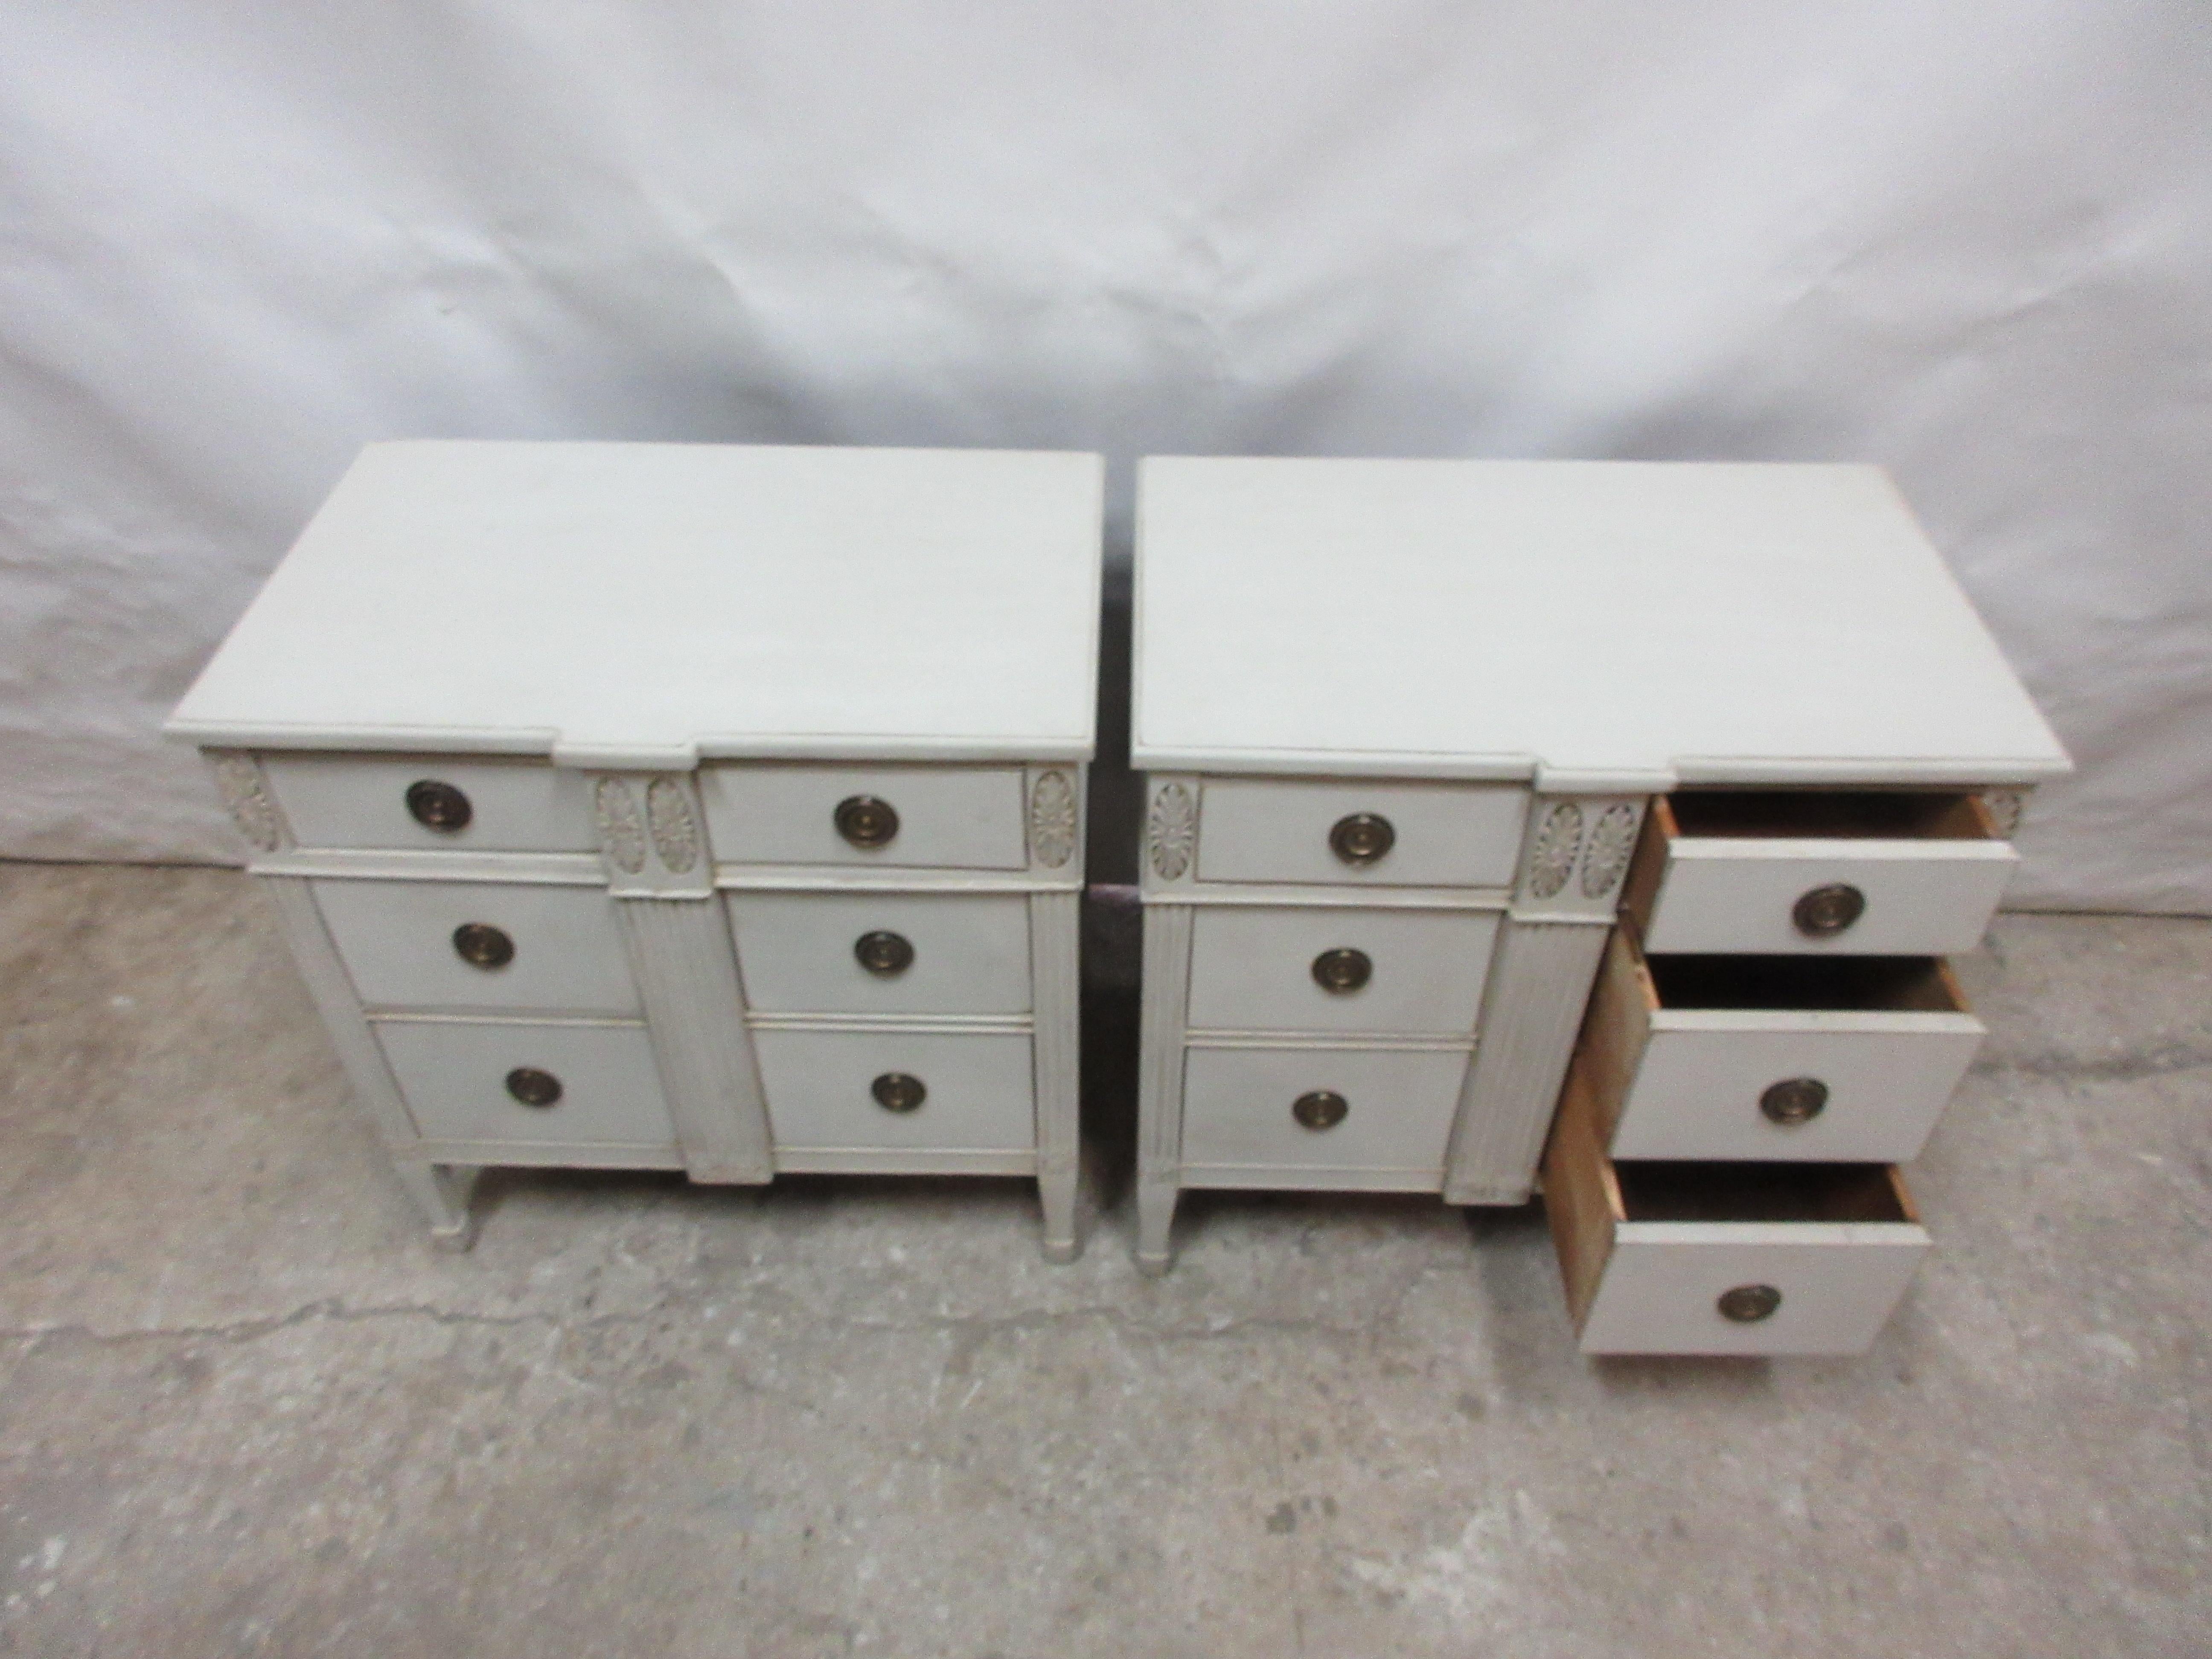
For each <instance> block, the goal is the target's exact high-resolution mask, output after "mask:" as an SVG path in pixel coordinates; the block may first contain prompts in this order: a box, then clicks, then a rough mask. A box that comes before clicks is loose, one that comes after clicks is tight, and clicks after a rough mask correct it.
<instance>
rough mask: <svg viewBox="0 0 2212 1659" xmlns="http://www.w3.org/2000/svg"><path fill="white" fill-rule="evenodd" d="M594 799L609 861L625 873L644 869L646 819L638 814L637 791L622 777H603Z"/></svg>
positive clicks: (631, 873)
mask: <svg viewBox="0 0 2212 1659" xmlns="http://www.w3.org/2000/svg"><path fill="white" fill-rule="evenodd" d="M592 805H594V806H595V807H596V808H597V810H598V812H599V844H600V845H601V846H602V847H604V848H606V854H607V862H608V863H610V864H611V865H613V866H614V867H615V868H616V869H617V870H619V871H621V872H623V874H624V875H626V876H634V875H635V874H637V873H638V872H639V871H641V870H642V869H644V868H645V821H644V820H643V819H642V818H641V817H640V816H639V815H638V810H637V793H636V792H635V790H633V789H632V788H631V787H629V785H628V784H627V783H625V782H623V781H622V780H621V779H620V778H601V779H600V780H599V787H598V788H597V789H595V790H593V791H592Z"/></svg>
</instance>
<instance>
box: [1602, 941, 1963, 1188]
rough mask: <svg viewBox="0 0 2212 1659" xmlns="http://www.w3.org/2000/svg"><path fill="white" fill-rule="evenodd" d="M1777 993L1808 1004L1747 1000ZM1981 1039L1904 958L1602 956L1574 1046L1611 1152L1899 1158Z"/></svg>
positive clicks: (1818, 1159) (1926, 975)
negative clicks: (1583, 1059)
mask: <svg viewBox="0 0 2212 1659" xmlns="http://www.w3.org/2000/svg"><path fill="white" fill-rule="evenodd" d="M1791 999H1796V1000H1800V1001H1802V1002H1804V1003H1811V1004H1817V1005H1818V1006H1742V1005H1745V1004H1747V1003H1755V1002H1766V1001H1779V1002H1782V1003H1784V1004H1785V1005H1786V1004H1787V1003H1788V1002H1789V1001H1790V1000H1791ZM1983 1036H1984V1030H1983V1027H1982V1024H1981V1022H1980V1021H1979V1020H1978V1019H1976V1018H1974V1017H1973V1015H1972V1014H1971V1013H1970V1012H1967V1011H1966V1002H1965V998H1964V996H1963V994H1961V993H1960V990H1959V988H1958V983H1957V981H1955V980H1954V978H1953V977H1952V976H1951V974H1950V972H1949V970H1948V968H1946V967H1945V966H1944V965H1943V964H1942V963H1940V962H1933V961H1926V960H1923V959H1919V958H1909V959H1892V958H1879V957H1850V958H1825V959H1813V960H1807V959H1802V958H1788V959H1784V958H1778V957H1661V958H1659V959H1658V960H1657V962H1656V963H1647V962H1646V961H1645V960H1644V957H1642V956H1641V954H1640V953H1639V952H1638V951H1637V949H1636V946H1635V942H1634V940H1633V939H1632V936H1631V935H1630V934H1629V933H1628V932H1627V931H1626V930H1625V929H1624V930H1623V931H1621V932H1620V933H1616V934H1615V935H1614V936H1613V939H1612V941H1611V942H1610V944H1609V945H1608V946H1607V955H1606V961H1605V966H1604V968H1603V969H1602V970H1601V972H1600V974H1599V975H1598V978H1597V982H1596V984H1595V987H1593V989H1592V992H1591V995H1590V1002H1589V1017H1588V1018H1587V1019H1586V1020H1585V1022H1584V1024H1583V1048H1585V1050H1586V1051H1587V1052H1588V1054H1589V1057H1590V1061H1591V1064H1590V1068H1589V1070H1590V1079H1591V1087H1592V1091H1593V1094H1594V1103H1595V1107H1596V1109H1597V1115H1598V1119H1599V1122H1600V1124H1601V1127H1603V1128H1605V1129H1607V1131H1608V1132H1609V1135H1610V1142H1609V1144H1610V1149H1611V1151H1612V1153H1613V1157H1615V1158H1736V1159H1756V1160H1767V1161H1803V1162H1812V1163H1838V1164H1901V1163H1906V1162H1909V1161H1910V1160H1911V1159H1912V1158H1915V1157H1917V1155H1918V1153H1919V1152H1920V1148H1921V1146H1922V1145H1923V1143H1924V1142H1925V1141H1926V1139H1927V1138H1928V1135H1929V1132H1930V1131H1931V1130H1932V1129H1933V1128H1934V1127H1935V1126H1936V1119H1937V1117H1938V1116H1939V1115H1941V1114H1942V1110H1943V1108H1944V1106H1945V1104H1946V1103H1948V1101H1949V1099H1950V1097H1951V1092H1952V1091H1953V1090H1954V1089H1956V1088H1957V1087H1958V1085H1959V1081H1960V1079H1961V1078H1962V1077H1964V1076H1965V1074H1966V1067H1967V1066H1968V1065H1969V1064H1971V1063H1972V1060H1973V1057H1974V1054H1975V1053H1976V1051H1977V1050H1978V1048H1980V1046H1981V1042H1982V1038H1983Z"/></svg>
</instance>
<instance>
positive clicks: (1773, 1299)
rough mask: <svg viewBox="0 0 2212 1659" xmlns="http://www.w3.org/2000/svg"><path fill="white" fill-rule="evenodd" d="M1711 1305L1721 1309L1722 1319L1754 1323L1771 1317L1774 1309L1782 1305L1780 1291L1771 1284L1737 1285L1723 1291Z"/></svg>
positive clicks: (1742, 1323)
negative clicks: (1732, 1288)
mask: <svg viewBox="0 0 2212 1659" xmlns="http://www.w3.org/2000/svg"><path fill="white" fill-rule="evenodd" d="M1713 1305H1714V1306H1716V1307H1717V1308H1718V1309H1719V1310H1721V1317H1722V1318H1723V1319H1726V1320H1730V1321H1733V1322H1735V1323H1736V1324H1738V1325H1756V1324H1757V1323H1759V1321H1760V1320H1762V1319H1771V1318H1772V1317H1773V1316H1774V1310H1776V1309H1777V1308H1778V1307H1780V1306H1781V1305H1782V1292H1781V1291H1778V1290H1776V1289H1775V1288H1774V1286H1773V1285H1737V1286H1736V1287H1735V1289H1734V1290H1732V1291H1722V1292H1721V1295H1720V1300H1719V1301H1718V1302H1717V1303H1715V1304H1713Z"/></svg>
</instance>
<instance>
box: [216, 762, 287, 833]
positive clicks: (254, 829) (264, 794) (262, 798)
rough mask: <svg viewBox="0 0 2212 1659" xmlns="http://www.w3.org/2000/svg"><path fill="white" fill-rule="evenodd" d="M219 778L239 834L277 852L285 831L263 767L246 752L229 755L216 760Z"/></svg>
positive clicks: (219, 786)
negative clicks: (264, 780)
mask: <svg viewBox="0 0 2212 1659" xmlns="http://www.w3.org/2000/svg"><path fill="white" fill-rule="evenodd" d="M215 781H216V788H218V789H220V790H222V804H223V805H225V806H227V807H228V808H229V809H230V819H231V822H232V823H235V824H236V825H237V826H238V833H239V834H240V835H241V836H245V837H246V841H247V842H248V843H249V844H250V845H252V846H253V847H255V848H258V849H259V850H260V851H262V852H264V853H273V852H275V851H276V846H277V843H278V842H281V841H282V840H283V830H282V829H280V828H279V827H278V825H277V822H276V803H275V802H274V801H272V800H270V799H269V792H268V791H267V790H266V789H264V787H262V784H261V769H260V768H259V767H258V766H256V765H255V764H254V763H252V761H250V760H248V759H246V757H245V756H243V755H227V756H225V757H223V758H222V760H220V761H218V762H216V769H215Z"/></svg>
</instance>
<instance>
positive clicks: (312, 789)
mask: <svg viewBox="0 0 2212 1659" xmlns="http://www.w3.org/2000/svg"><path fill="white" fill-rule="evenodd" d="M262 769H263V771H264V773H265V775H267V777H268V780H269V787H270V793H272V794H273V795H275V796H276V800H277V803H278V804H279V805H281V806H282V807H283V810H284V816H285V817H286V819H287V820H288V821H289V823H290V824H291V826H292V830H293V834H294V836H295V838H296V839H297V841H298V842H299V844H300V845H301V846H302V847H310V848H393V849H398V850H403V851H414V852H428V853H588V852H592V851H595V850H596V849H597V848H598V847H599V834H598V831H597V830H596V829H595V828H594V827H593V825H592V789H591V785H590V784H589V782H588V781H586V780H585V779H584V778H583V777H581V776H580V775H578V774H576V773H574V772H572V771H569V770H568V769H565V768H562V767H556V766H552V765H550V764H548V763H545V762H544V761H531V760H501V759H497V758H492V757H469V756H459V755H410V756H407V757H403V758H392V757H386V756H380V755H285V754H272V755H269V756H266V757H264V759H263V761H262ZM422 781H436V782H441V783H448V784H451V785H452V786H453V787H454V788H456V789H459V791H460V792H461V793H463V794H464V795H465V796H466V797H467V798H468V801H469V806H470V809H471V810H470V815H469V821H468V822H467V823H465V824H464V825H462V826H461V828H459V829H430V828H428V827H427V826H425V825H424V824H422V823H418V822H417V821H416V818H415V816H414V815H413V814H412V813H411V812H410V811H408V810H407V791H408V789H409V787H410V786H411V785H413V784H416V783H417V782H422Z"/></svg>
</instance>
